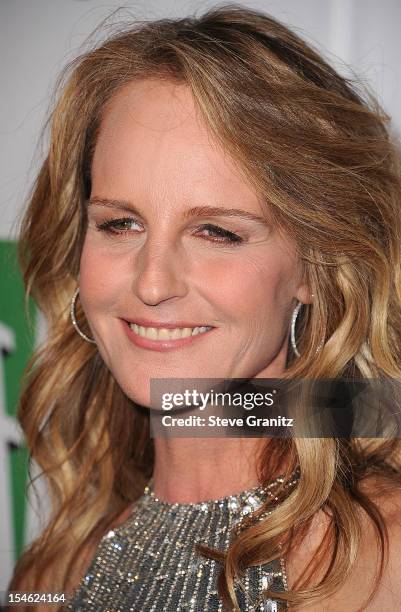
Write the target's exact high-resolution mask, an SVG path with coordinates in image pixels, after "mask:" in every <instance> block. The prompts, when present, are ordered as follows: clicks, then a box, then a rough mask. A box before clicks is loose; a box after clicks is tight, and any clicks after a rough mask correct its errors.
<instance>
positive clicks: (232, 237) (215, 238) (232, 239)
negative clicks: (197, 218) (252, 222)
mask: <svg viewBox="0 0 401 612" xmlns="http://www.w3.org/2000/svg"><path fill="white" fill-rule="evenodd" d="M196 231H197V232H199V231H201V232H207V238H208V239H209V240H211V242H216V243H220V244H230V245H235V246H237V245H240V244H241V243H242V242H243V241H244V240H243V238H241V236H238V234H234V232H229V231H228V230H226V229H224V228H223V227H220V226H219V225H212V224H210V223H206V224H204V225H200V226H199V227H197V228H196Z"/></svg>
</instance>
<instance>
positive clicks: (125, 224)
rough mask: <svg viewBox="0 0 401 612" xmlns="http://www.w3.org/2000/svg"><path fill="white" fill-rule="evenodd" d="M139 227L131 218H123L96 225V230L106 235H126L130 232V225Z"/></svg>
mask: <svg viewBox="0 0 401 612" xmlns="http://www.w3.org/2000/svg"><path fill="white" fill-rule="evenodd" d="M131 224H135V225H137V226H138V225H139V223H138V221H136V219H132V218H131V217H124V218H122V219H111V220H110V221H104V222H103V223H96V228H97V229H98V230H99V231H100V232H106V233H108V234H126V233H127V232H128V231H130V227H129V226H130V225H131ZM134 231H137V230H134Z"/></svg>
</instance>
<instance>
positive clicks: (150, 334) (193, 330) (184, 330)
mask: <svg viewBox="0 0 401 612" xmlns="http://www.w3.org/2000/svg"><path fill="white" fill-rule="evenodd" d="M127 323H128V325H129V327H130V328H131V330H132V331H133V332H134V333H135V334H136V335H137V336H140V337H141V338H148V340H180V339H181V338H189V337H190V336H197V335H198V334H205V333H206V332H208V331H210V330H211V329H213V327H211V326H210V325H202V326H200V327H173V328H167V327H145V326H143V325H137V324H136V323H130V322H128V321H127Z"/></svg>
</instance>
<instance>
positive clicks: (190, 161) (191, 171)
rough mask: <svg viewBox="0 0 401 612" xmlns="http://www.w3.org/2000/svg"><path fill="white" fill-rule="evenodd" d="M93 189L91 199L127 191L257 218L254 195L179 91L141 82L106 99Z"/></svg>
mask: <svg viewBox="0 0 401 612" xmlns="http://www.w3.org/2000/svg"><path fill="white" fill-rule="evenodd" d="M92 182H93V186H94V189H95V190H96V191H98V190H99V189H100V190H101V191H103V190H112V191H113V192H115V190H117V191H119V192H123V193H113V196H114V197H128V195H129V194H128V193H127V192H129V191H132V192H138V191H141V192H145V191H146V193H147V195H148V196H150V197H151V196H152V195H155V196H157V197H160V196H161V195H164V196H167V195H168V196H169V197H173V196H174V199H177V198H178V197H181V198H182V200H187V199H188V198H190V199H191V200H193V199H194V198H196V197H197V195H199V197H201V198H202V200H204V199H205V198H206V199H210V198H212V199H213V198H214V200H216V198H217V199H219V204H220V205H222V204H223V203H224V202H222V200H224V199H225V200H226V201H227V207H232V206H233V204H235V203H237V204H238V205H241V207H242V208H243V207H244V205H246V206H247V207H250V208H252V210H254V211H257V212H258V213H259V214H260V213H261V212H262V208H261V206H260V199H259V198H258V196H257V194H256V192H255V190H254V189H253V187H252V186H251V185H250V183H249V181H248V180H247V179H246V177H245V175H244V174H243V172H242V171H241V169H240V167H239V166H238V164H237V163H236V162H235V161H234V160H233V159H232V158H231V157H230V155H229V154H228V152H227V151H225V150H224V148H223V147H222V146H221V145H219V144H218V142H217V141H216V139H215V138H214V137H213V135H212V134H211V132H210V130H209V129H208V127H207V125H206V124H205V122H204V120H203V119H202V117H201V116H200V113H199V111H198V109H197V107H196V104H195V102H194V100H193V97H192V94H191V91H190V89H189V87H188V86H187V85H185V84H178V83H173V82H166V81H158V80H143V81H137V82H133V83H129V84H128V85H126V86H125V87H124V88H123V89H121V90H120V91H119V92H118V93H117V94H115V95H114V96H113V98H112V99H111V100H110V102H109V103H108V105H107V107H106V108H105V111H104V114H103V118H102V122H101V125H100V130H99V136H98V139H97V143H96V147H95V154H94V159H93V167H92ZM97 195H104V196H106V195H108V194H106V193H102V194H97ZM202 203H203V204H205V203H206V204H207V203H210V202H204V201H203V202H202ZM213 203H214V204H216V203H217V202H216V201H214V202H213Z"/></svg>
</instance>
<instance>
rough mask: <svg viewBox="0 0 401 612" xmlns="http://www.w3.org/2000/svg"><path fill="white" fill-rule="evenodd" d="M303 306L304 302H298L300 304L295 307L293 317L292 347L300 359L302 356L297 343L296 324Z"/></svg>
mask: <svg viewBox="0 0 401 612" xmlns="http://www.w3.org/2000/svg"><path fill="white" fill-rule="evenodd" d="M301 306H302V302H298V304H297V305H296V306H295V308H294V310H293V313H292V317H291V346H292V349H293V351H294V353H295V354H296V356H297V357H300V356H301V355H300V353H299V351H298V349H297V343H296V342H295V323H296V320H297V316H298V313H299V309H300V308H301Z"/></svg>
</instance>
